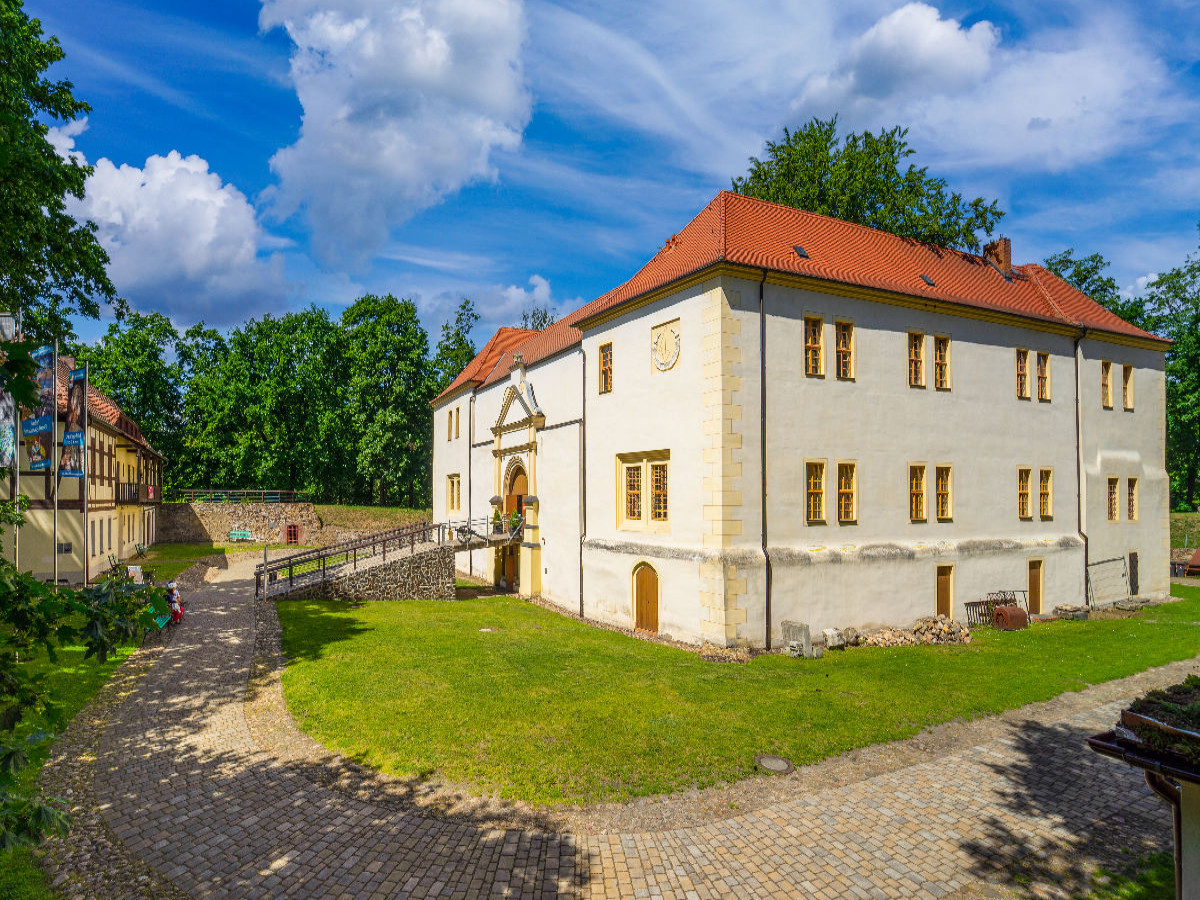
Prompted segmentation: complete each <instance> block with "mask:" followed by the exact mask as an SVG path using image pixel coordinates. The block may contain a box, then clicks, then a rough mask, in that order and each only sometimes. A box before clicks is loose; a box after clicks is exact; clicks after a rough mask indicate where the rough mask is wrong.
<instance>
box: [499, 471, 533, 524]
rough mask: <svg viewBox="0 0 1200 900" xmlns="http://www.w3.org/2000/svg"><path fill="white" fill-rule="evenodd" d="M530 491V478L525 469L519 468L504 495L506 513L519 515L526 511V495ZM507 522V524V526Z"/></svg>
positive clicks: (513, 474)
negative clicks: (526, 475) (527, 476)
mask: <svg viewBox="0 0 1200 900" xmlns="http://www.w3.org/2000/svg"><path fill="white" fill-rule="evenodd" d="M528 493H529V480H528V479H527V478H526V477H525V470H524V469H521V468H518V469H517V470H516V471H514V472H513V473H512V476H511V478H510V479H509V483H508V493H507V494H505V495H504V515H505V516H507V515H509V514H510V513H514V512H515V513H516V514H517V515H518V516H519V515H521V514H522V513H524V512H525V495H526V494H528ZM507 524H508V523H507V522H505V525H506V526H507Z"/></svg>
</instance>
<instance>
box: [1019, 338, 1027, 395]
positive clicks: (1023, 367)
mask: <svg viewBox="0 0 1200 900" xmlns="http://www.w3.org/2000/svg"><path fill="white" fill-rule="evenodd" d="M1017 397H1019V398H1020V399H1022V400H1028V399H1029V351H1028V350H1018V351H1017Z"/></svg>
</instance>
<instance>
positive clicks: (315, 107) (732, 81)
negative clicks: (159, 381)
mask: <svg viewBox="0 0 1200 900" xmlns="http://www.w3.org/2000/svg"><path fill="white" fill-rule="evenodd" d="M26 9H27V11H28V12H29V13H30V14H31V15H34V16H37V17H38V18H40V19H41V20H42V22H43V25H44V27H45V29H46V31H47V33H50V34H55V35H57V36H58V37H59V39H60V41H61V42H62V45H63V48H64V49H65V51H66V53H67V58H66V59H65V60H64V61H63V62H62V63H60V64H59V65H58V66H57V67H56V69H55V70H54V72H53V74H54V75H55V76H57V77H65V78H69V79H71V81H73V82H74V84H75V87H76V95H77V96H79V97H80V98H82V99H84V100H86V101H87V102H89V103H90V104H91V105H92V107H93V110H92V113H91V114H90V115H89V116H88V117H87V121H86V123H83V122H79V123H75V125H74V126H70V127H67V128H65V129H59V130H56V132H55V135H54V139H55V141H56V143H57V145H58V146H59V148H60V151H61V152H64V153H66V152H71V153H77V154H80V155H81V156H82V158H84V159H86V160H87V162H88V163H90V164H92V165H94V166H95V167H96V171H95V173H94V174H93V176H92V178H91V180H90V181H89V186H88V196H87V198H86V199H85V201H84V202H83V203H82V204H79V205H78V208H77V209H76V214H77V215H79V216H86V217H88V218H91V219H93V220H94V221H96V222H97V224H98V226H99V228H100V236H101V239H102V241H103V242H104V244H105V246H106V248H108V250H109V252H110V255H111V257H112V267H111V269H110V274H111V275H112V277H113V280H114V282H115V283H116V285H117V287H118V289H119V290H120V291H121V293H122V294H123V295H124V296H126V297H127V298H129V299H130V300H131V302H132V303H133V304H134V306H135V307H137V308H139V309H141V310H151V309H157V310H161V311H163V312H165V313H167V314H169V315H170V316H171V317H172V318H173V319H174V320H175V321H176V323H177V324H178V325H179V326H181V327H186V326H187V325H190V324H192V323H193V322H195V321H197V320H198V319H204V320H206V321H207V322H209V323H210V324H215V325H218V326H221V327H228V326H230V325H234V324H237V323H239V322H241V321H243V320H244V319H246V318H247V317H249V316H258V315H262V314H263V313H266V312H272V313H279V312H283V311H286V310H288V309H295V308H299V307H302V306H305V305H307V304H309V303H317V304H320V305H322V306H325V307H327V308H328V309H329V310H330V311H331V312H332V313H334V314H338V313H339V312H340V310H341V309H342V308H344V307H345V306H346V305H347V304H349V303H351V302H353V300H354V299H355V298H356V297H358V296H360V295H361V294H363V293H366V292H374V293H384V292H391V293H393V294H396V295H398V296H408V297H412V298H414V299H415V300H416V301H417V302H418V305H419V307H420V309H421V311H422V316H423V318H424V320H425V324H426V327H427V328H429V330H430V332H431V335H432V336H433V337H434V339H436V334H437V330H438V329H439V327H440V324H441V322H442V321H443V320H444V319H445V318H446V317H447V316H449V315H450V314H451V313H452V311H453V309H454V307H455V306H456V305H457V304H458V302H459V300H460V299H461V298H462V297H464V296H469V297H472V298H473V299H474V300H475V301H476V303H477V305H478V307H479V309H480V312H481V313H482V314H483V317H484V321H483V322H482V323H481V325H480V328H479V333H478V334H477V335H476V337H477V339H486V336H487V334H488V333H490V331H491V330H492V329H493V328H495V327H496V326H499V325H504V324H513V323H514V322H516V321H518V320H519V319H520V313H521V310H522V309H523V308H525V307H526V306H528V305H529V304H530V303H533V302H538V303H541V304H549V305H550V306H551V307H552V308H554V309H555V310H556V311H558V312H565V311H567V310H569V309H571V308H573V307H574V306H576V305H578V304H580V303H582V302H585V301H587V300H590V299H592V298H594V297H596V296H598V295H599V294H601V293H603V292H605V291H607V290H609V289H610V288H612V287H614V286H616V285H617V284H619V283H620V282H622V281H624V280H625V279H626V278H628V277H629V276H630V275H631V274H633V272H635V271H636V270H637V268H638V267H639V266H640V265H641V264H642V263H643V262H644V261H645V260H646V259H648V258H649V257H650V256H652V255H653V254H654V252H655V251H656V249H657V248H658V247H660V246H661V245H662V243H663V241H664V239H665V238H666V237H668V236H669V235H670V234H672V233H674V232H676V231H678V230H679V229H680V228H682V227H683V225H684V224H686V222H687V221H688V220H689V219H690V218H691V216H693V215H694V214H695V213H696V212H697V211H698V210H699V209H700V208H702V207H703V206H704V205H705V203H707V201H708V200H709V199H711V197H712V196H713V195H714V194H715V193H716V192H717V191H718V190H720V189H722V188H726V187H728V186H729V182H730V178H731V177H732V176H734V175H738V174H741V173H743V172H744V171H745V169H746V161H747V158H748V157H750V156H752V155H756V154H759V153H761V152H762V148H763V143H764V141H765V140H768V139H772V138H777V137H778V136H779V135H780V132H781V129H782V128H783V126H785V125H789V126H798V125H800V124H803V123H804V122H805V121H807V120H808V119H809V118H810V117H812V116H814V115H818V116H822V117H824V116H829V115H832V114H834V113H837V114H838V115H839V116H840V122H841V123H842V126H843V128H844V129H852V130H862V129H867V128H869V129H872V130H876V129H878V128H880V127H890V126H892V125H896V124H900V125H906V126H908V127H909V128H910V136H909V140H910V143H911V144H912V146H913V147H914V148H915V149H916V150H917V156H916V158H915V161H916V162H917V163H918V164H920V165H926V166H928V167H929V168H930V170H931V171H932V172H934V173H935V174H938V175H941V176H943V177H945V178H947V179H948V181H949V182H950V184H951V186H952V188H953V189H955V190H958V191H960V192H961V193H963V194H964V195H966V196H967V197H974V196H977V195H983V196H985V197H987V198H989V199H990V198H996V199H998V200H999V201H1000V205H1001V207H1002V208H1004V209H1005V210H1007V211H1008V216H1007V217H1006V218H1005V219H1004V221H1003V223H1002V225H1001V230H1002V231H1003V233H1004V234H1007V235H1009V236H1010V237H1011V238H1012V242H1013V258H1014V262H1030V261H1036V260H1040V259H1042V258H1044V257H1045V256H1046V255H1047V254H1049V253H1052V252H1055V251H1058V250H1061V249H1063V248H1065V247H1069V246H1074V247H1076V248H1077V249H1078V250H1079V251H1081V252H1083V253H1090V252H1092V251H1099V252H1101V253H1103V254H1105V256H1107V257H1108V258H1109V259H1111V260H1112V262H1113V269H1112V272H1113V274H1114V275H1115V276H1116V277H1117V279H1118V280H1119V282H1120V283H1121V285H1122V286H1124V287H1126V288H1128V289H1129V290H1131V291H1134V290H1137V289H1138V287H1139V285H1141V284H1144V282H1145V280H1146V279H1147V278H1148V277H1152V275H1153V274H1154V273H1156V272H1160V271H1164V270H1165V269H1167V268H1170V267H1172V266H1175V265H1178V264H1179V263H1181V262H1182V261H1183V259H1184V257H1185V255H1186V254H1188V253H1189V252H1192V251H1194V250H1195V249H1196V247H1197V221H1198V220H1200V160H1198V158H1197V155H1198V151H1197V149H1196V148H1197V147H1200V125H1198V124H1197V123H1198V122H1200V116H1198V115H1197V112H1198V109H1197V106H1198V102H1197V100H1198V98H1200V91H1198V90H1197V88H1198V87H1200V63H1198V62H1197V60H1200V52H1198V51H1200V11H1198V10H1197V9H1196V8H1195V6H1194V5H1192V4H1190V3H1186V2H1183V0H1179V2H1162V3H1157V4H1154V3H1139V4H1126V3H1106V2H1099V0H1095V2H1068V3H1046V2H1036V3H1035V2H1020V0H1017V2H1010V3H998V2H992V3H982V4H968V3H961V2H946V3H940V4H932V3H919V2H912V3H897V2H882V0H861V2H836V0H811V2H804V3H799V2H776V0H743V2H740V3H737V4H733V3H729V2H714V0H687V2H676V0H660V2H656V3H654V4H630V3H623V2H618V0H611V2H590V0H583V2H578V3H573V4H571V5H570V6H566V5H557V4H553V3H548V2H541V0H529V2H521V0H491V2H484V0H441V2H433V0H407V2H388V0H262V2H261V3H254V2H249V0H192V2H172V0H155V2H139V0H120V2H112V0H102V2H94V3H79V2H78V0H27V2H26ZM81 326H82V327H81V328H80V333H81V335H82V336H84V337H93V336H95V335H96V334H98V333H99V332H100V330H102V327H103V326H102V325H95V324H90V325H83V324H82V323H81Z"/></svg>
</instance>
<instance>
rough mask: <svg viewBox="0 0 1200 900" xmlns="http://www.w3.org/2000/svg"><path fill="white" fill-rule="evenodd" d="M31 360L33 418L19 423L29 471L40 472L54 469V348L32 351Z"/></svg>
mask: <svg viewBox="0 0 1200 900" xmlns="http://www.w3.org/2000/svg"><path fill="white" fill-rule="evenodd" d="M33 358H34V360H35V361H36V362H37V364H38V372H37V384H38V405H37V407H36V408H35V409H34V410H33V414H32V415H31V416H30V417H29V418H27V419H25V420H24V421H22V422H21V433H22V434H23V435H25V449H26V450H27V451H28V453H29V468H30V470H31V471H33V472H42V471H47V470H49V469H50V468H52V466H53V459H52V455H53V447H54V420H55V418H57V414H58V408H57V407H58V398H57V392H56V390H55V385H54V348H53V347H39V348H38V349H37V350H35V351H34V353H33Z"/></svg>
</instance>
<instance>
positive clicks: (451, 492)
mask: <svg viewBox="0 0 1200 900" xmlns="http://www.w3.org/2000/svg"><path fill="white" fill-rule="evenodd" d="M461 488H462V480H461V478H460V477H459V476H458V475H448V476H446V509H447V510H448V511H450V512H458V511H459V510H460V509H462V493H461Z"/></svg>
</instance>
